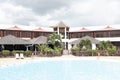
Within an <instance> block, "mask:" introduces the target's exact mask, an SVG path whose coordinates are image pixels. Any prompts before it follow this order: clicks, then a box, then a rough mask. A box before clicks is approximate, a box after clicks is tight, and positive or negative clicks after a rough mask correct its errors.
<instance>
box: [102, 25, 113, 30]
mask: <svg viewBox="0 0 120 80" xmlns="http://www.w3.org/2000/svg"><path fill="white" fill-rule="evenodd" d="M113 29H114V28H112V27H110V26H107V27H105V28H104V30H113Z"/></svg>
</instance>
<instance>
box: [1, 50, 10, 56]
mask: <svg viewBox="0 0 120 80" xmlns="http://www.w3.org/2000/svg"><path fill="white" fill-rule="evenodd" d="M9 53H10V51H9V50H3V51H2V54H3V57H8V56H9Z"/></svg>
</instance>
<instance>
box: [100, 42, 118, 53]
mask: <svg viewBox="0 0 120 80" xmlns="http://www.w3.org/2000/svg"><path fill="white" fill-rule="evenodd" d="M98 47H99V48H100V50H103V53H105V54H106V55H109V53H111V52H112V51H113V52H115V51H116V47H115V46H114V45H113V44H112V43H111V42H110V41H101V42H100V44H99V46H98ZM108 52H109V53H108Z"/></svg>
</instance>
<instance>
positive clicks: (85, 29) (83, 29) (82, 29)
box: [80, 27, 88, 31]
mask: <svg viewBox="0 0 120 80" xmlns="http://www.w3.org/2000/svg"><path fill="white" fill-rule="evenodd" d="M80 31H88V29H87V28H85V27H82V28H81V29H80Z"/></svg>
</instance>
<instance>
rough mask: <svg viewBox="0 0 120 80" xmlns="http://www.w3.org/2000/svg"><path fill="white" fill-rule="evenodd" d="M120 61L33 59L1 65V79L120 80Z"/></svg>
mask: <svg viewBox="0 0 120 80" xmlns="http://www.w3.org/2000/svg"><path fill="white" fill-rule="evenodd" d="M119 75H120V63H119V62H111V61H100V60H57V61H55V60H49V61H32V62H27V63H24V64H19V65H12V66H6V67H0V80H120V76H119Z"/></svg>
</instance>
